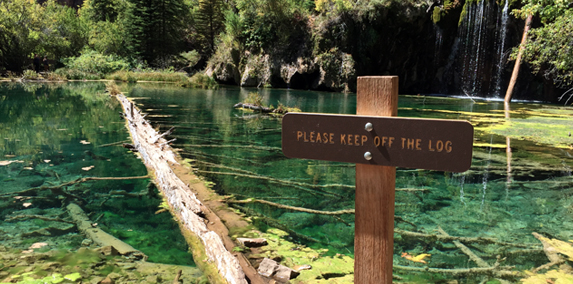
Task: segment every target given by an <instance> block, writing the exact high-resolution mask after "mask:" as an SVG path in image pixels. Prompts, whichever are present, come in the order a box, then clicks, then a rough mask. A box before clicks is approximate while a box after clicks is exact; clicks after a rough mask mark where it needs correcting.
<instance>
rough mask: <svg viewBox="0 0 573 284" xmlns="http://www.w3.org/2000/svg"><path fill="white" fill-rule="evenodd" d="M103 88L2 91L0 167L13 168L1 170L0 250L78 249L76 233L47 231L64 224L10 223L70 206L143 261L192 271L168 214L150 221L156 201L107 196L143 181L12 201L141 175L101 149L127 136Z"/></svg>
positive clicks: (131, 163)
mask: <svg viewBox="0 0 573 284" xmlns="http://www.w3.org/2000/svg"><path fill="white" fill-rule="evenodd" d="M104 88H105V86H104V85H103V84H102V83H69V84H65V85H61V84H58V85H40V84H27V85H20V84H0V114H1V115H0V161H4V163H6V161H17V162H13V163H10V164H8V165H2V164H1V163H0V220H2V221H0V245H1V246H4V247H6V248H10V249H22V250H25V249H27V248H28V247H29V246H30V245H31V244H32V243H35V242H46V243H48V246H47V247H46V248H49V249H66V250H67V249H72V250H73V249H77V248H79V247H80V246H81V243H82V241H83V240H84V237H83V236H82V235H81V234H78V232H77V231H75V230H72V231H71V232H60V231H57V230H53V229H52V228H59V229H63V228H65V227H66V225H65V224H63V223H59V222H53V221H46V220H40V219H37V218H32V219H27V220H26V219H16V220H10V221H8V219H10V218H13V217H15V216H22V215H41V216H45V217H49V218H65V217H67V213H66V212H65V207H63V208H61V207H62V205H65V204H67V203H68V202H70V201H73V202H76V203H78V204H79V205H80V206H81V207H82V208H83V209H84V211H85V212H86V213H87V214H89V216H90V218H91V220H92V221H94V222H97V223H98V225H99V227H101V228H102V229H103V230H105V231H107V232H108V233H111V234H112V235H114V236H116V237H118V238H120V239H122V240H124V241H125V242H127V243H129V244H130V245H132V246H133V247H135V248H136V249H139V250H141V251H142V252H144V253H145V254H147V255H148V256H149V260H148V261H151V262H160V263H168V264H184V265H194V263H193V260H192V257H191V255H190V254H189V253H187V245H186V242H185V240H184V238H183V237H182V236H181V234H180V233H179V231H178V225H177V223H176V222H175V221H173V219H172V217H171V216H170V215H169V213H163V214H157V215H156V214H155V211H157V210H158V209H159V205H160V203H161V198H160V197H158V196H156V195H155V194H151V195H145V196H142V197H139V198H138V197H126V196H122V195H110V194H109V193H110V191H117V190H124V191H126V192H131V193H138V192H141V191H145V190H146V189H147V185H148V183H149V179H139V180H119V181H90V182H85V183H79V184H75V185H71V186H68V187H66V188H64V190H65V191H66V192H67V193H69V194H72V195H74V196H76V197H77V198H64V197H63V196H62V194H54V193H53V192H52V191H50V190H37V191H32V192H28V193H21V194H13V193H14V192H19V191H22V190H26V189H29V188H32V187H39V186H55V185H59V184H62V183H64V182H68V181H72V180H75V179H77V178H81V177H129V176H143V175H146V174H147V171H146V169H145V167H144V165H143V164H142V163H141V161H140V160H138V159H136V158H135V156H134V155H133V154H132V153H130V152H128V151H127V150H126V149H124V148H123V147H121V145H119V146H117V145H116V146H105V145H106V144H109V143H115V142H120V141H125V142H127V140H129V134H128V133H127V130H126V129H125V126H124V121H123V119H120V117H119V115H118V112H119V111H120V110H121V108H120V107H119V105H118V103H117V102H116V101H115V100H114V99H110V98H109V97H108V96H107V95H106V94H104V93H103V90H104ZM86 169H87V170H86ZM154 192H155V193H157V190H156V189H155V190H154ZM71 199H73V200H71ZM96 220H97V221H96ZM46 230H48V231H50V232H51V233H48V234H46V233H45V231H46Z"/></svg>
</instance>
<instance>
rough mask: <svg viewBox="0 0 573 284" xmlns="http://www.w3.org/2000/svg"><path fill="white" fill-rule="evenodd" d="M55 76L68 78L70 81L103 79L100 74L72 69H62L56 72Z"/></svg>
mask: <svg viewBox="0 0 573 284" xmlns="http://www.w3.org/2000/svg"><path fill="white" fill-rule="evenodd" d="M54 74H56V75H58V76H62V77H64V78H67V79H68V80H99V79H101V78H102V77H101V75H99V74H94V73H90V72H84V71H80V70H77V69H70V68H60V69H58V70H56V71H54Z"/></svg>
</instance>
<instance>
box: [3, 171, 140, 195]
mask: <svg viewBox="0 0 573 284" xmlns="http://www.w3.org/2000/svg"><path fill="white" fill-rule="evenodd" d="M144 178H149V176H135V177H84V178H78V179H75V180H72V181H68V182H65V183H62V184H59V185H54V186H39V187H32V188H28V189H25V190H21V191H14V192H9V193H5V194H2V195H0V198H7V197H12V196H15V195H26V194H29V193H32V192H36V191H43V190H51V191H52V192H55V193H62V192H63V194H64V195H70V196H71V197H75V198H79V197H77V196H75V195H71V194H70V193H67V192H65V191H63V188H64V187H66V186H70V185H74V184H79V183H82V182H86V181H92V180H131V179H144Z"/></svg>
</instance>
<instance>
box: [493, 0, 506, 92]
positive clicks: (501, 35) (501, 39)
mask: <svg viewBox="0 0 573 284" xmlns="http://www.w3.org/2000/svg"><path fill="white" fill-rule="evenodd" d="M508 20H509V0H505V5H504V6H503V11H502V13H501V26H500V27H498V29H497V30H498V31H499V43H498V49H497V54H498V57H499V60H498V62H497V66H496V67H497V73H496V78H495V96H496V97H498V98H499V97H501V79H502V78H501V76H502V75H503V67H505V58H504V53H505V38H506V36H507V21H508Z"/></svg>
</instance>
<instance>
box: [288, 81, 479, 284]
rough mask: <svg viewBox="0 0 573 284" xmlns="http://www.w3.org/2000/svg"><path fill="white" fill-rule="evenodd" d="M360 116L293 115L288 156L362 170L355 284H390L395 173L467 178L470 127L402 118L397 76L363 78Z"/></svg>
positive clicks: (358, 179)
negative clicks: (452, 174) (436, 173)
mask: <svg viewBox="0 0 573 284" xmlns="http://www.w3.org/2000/svg"><path fill="white" fill-rule="evenodd" d="M356 114H357V115H356V116H350V115H327V114H305V113H302V114H301V113H293V114H287V115H285V117H284V118H283V124H282V149H283V153H284V154H285V155H286V156H287V157H292V158H303V159H316V160H328V161H340V162H350V163H356V200H355V237H354V282H355V283H360V284H374V283H376V284H390V283H392V258H393V254H394V250H393V245H394V190H395V182H396V167H397V166H399V167H408V168H422V169H430V170H441V171H452V172H463V171H466V170H468V169H469V167H470V166H471V160H472V148H473V126H472V125H471V124H470V123H468V122H467V121H460V120H439V119H413V118H398V117H395V116H397V114H398V77H396V76H384V77H358V87H357V98H356Z"/></svg>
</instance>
